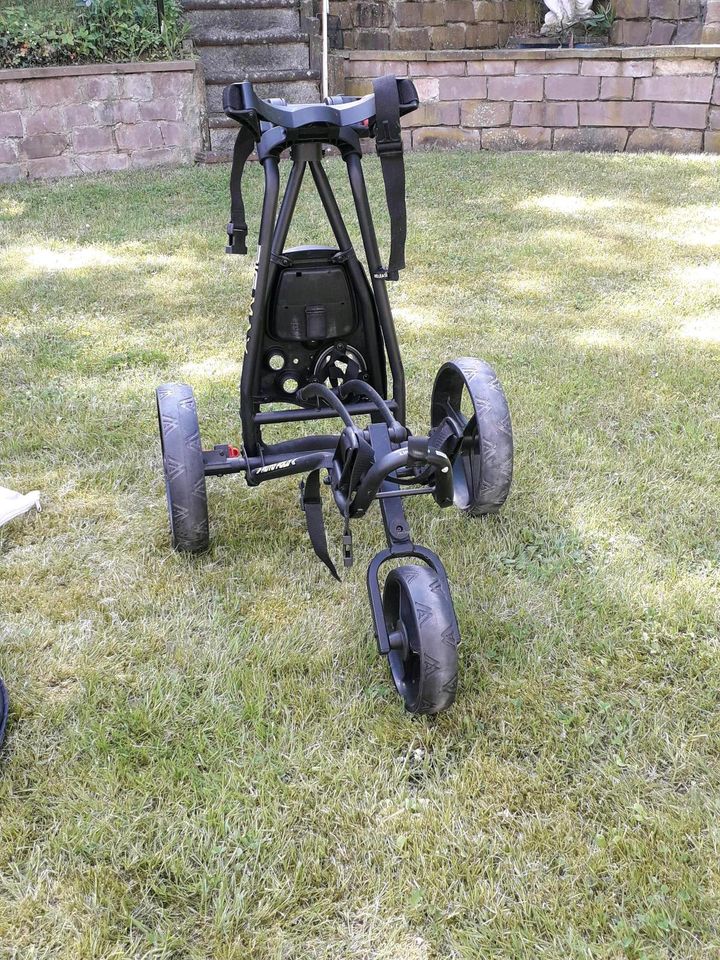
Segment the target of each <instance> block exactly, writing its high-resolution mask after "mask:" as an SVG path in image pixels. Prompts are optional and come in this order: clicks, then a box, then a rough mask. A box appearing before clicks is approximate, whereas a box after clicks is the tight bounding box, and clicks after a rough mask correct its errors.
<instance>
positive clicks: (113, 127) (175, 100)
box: [0, 61, 207, 183]
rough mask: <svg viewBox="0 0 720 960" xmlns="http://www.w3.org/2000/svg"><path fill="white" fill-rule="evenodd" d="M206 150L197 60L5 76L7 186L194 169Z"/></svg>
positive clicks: (0, 84)
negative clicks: (79, 176) (147, 170)
mask: <svg viewBox="0 0 720 960" xmlns="http://www.w3.org/2000/svg"><path fill="white" fill-rule="evenodd" d="M206 146H207V110H206V107H205V87H204V83H203V80H202V71H201V68H200V66H199V64H197V63H195V62H194V61H187V62H186V61H178V62H173V63H135V64H132V63H130V64H127V63H126V64H99V65H93V66H82V67H45V68H37V69H24V70H2V71H0V183H8V182H11V181H14V180H21V179H26V178H27V179H31V180H35V179H40V178H45V177H67V176H73V175H77V174H81V173H98V172H102V171H108V170H128V169H138V168H141V167H154V166H160V165H163V164H181V163H190V162H192V161H193V160H194V159H195V155H196V154H197V153H198V152H199V151H201V150H203V149H204V148H205V147H206Z"/></svg>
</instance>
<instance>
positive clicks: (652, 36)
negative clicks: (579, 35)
mask: <svg viewBox="0 0 720 960" xmlns="http://www.w3.org/2000/svg"><path fill="white" fill-rule="evenodd" d="M614 6H615V22H614V23H613V28H612V35H611V40H612V42H613V43H616V44H620V45H629V46H641V45H642V44H649V45H651V46H662V45H663V44H666V43H678V44H688V43H701V42H704V38H703V26H704V21H705V14H706V2H705V0H615V4H614Z"/></svg>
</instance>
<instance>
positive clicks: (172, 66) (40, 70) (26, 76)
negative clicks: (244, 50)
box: [0, 60, 200, 83]
mask: <svg viewBox="0 0 720 960" xmlns="http://www.w3.org/2000/svg"><path fill="white" fill-rule="evenodd" d="M199 62H200V61H199V60H148V61H137V62H135V63H83V64H72V65H71V66H68V67H17V68H13V69H11V70H0V83H2V81H3V80H42V79H43V78H52V77H82V76H96V75H98V74H100V75H102V74H108V73H159V72H162V73H169V72H173V71H174V72H180V71H193V70H197V68H198V65H199Z"/></svg>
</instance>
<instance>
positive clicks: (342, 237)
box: [310, 163, 352, 250]
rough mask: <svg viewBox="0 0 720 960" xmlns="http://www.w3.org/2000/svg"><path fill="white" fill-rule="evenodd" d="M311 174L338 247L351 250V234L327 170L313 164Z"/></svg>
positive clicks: (319, 164)
mask: <svg viewBox="0 0 720 960" xmlns="http://www.w3.org/2000/svg"><path fill="white" fill-rule="evenodd" d="M310 173H311V174H312V178H313V180H314V181H315V186H316V188H317V192H318V194H319V195H320V200H321V201H322V205H323V207H324V209H325V214H326V216H327V218H328V220H329V221H330V227H331V229H332V232H333V234H334V235H335V240H336V241H337V245H338V247H339V248H340V250H349V249H350V247H351V246H352V244H351V241H350V234H349V233H348V232H347V227H346V226H345V221H344V220H343V218H342V214H341V213H340V208H339V207H338V203H337V200H336V199H335V194H334V193H333V189H332V187H331V186H330V181H329V180H328V176H327V173H326V172H325V168H324V167H323V165H322V164H321V163H311V164H310Z"/></svg>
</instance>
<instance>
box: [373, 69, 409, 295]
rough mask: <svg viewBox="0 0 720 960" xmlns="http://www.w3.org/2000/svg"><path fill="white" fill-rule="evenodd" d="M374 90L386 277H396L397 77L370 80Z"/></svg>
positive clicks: (399, 202)
mask: <svg viewBox="0 0 720 960" xmlns="http://www.w3.org/2000/svg"><path fill="white" fill-rule="evenodd" d="M373 93H374V94H375V131H376V132H375V145H376V148H377V152H378V156H379V157H380V167H381V169H382V175H383V181H384V183H385V200H386V202H387V208H388V213H389V214H390V260H389V262H388V267H387V279H388V280H397V279H398V271H399V270H402V269H403V268H404V267H405V240H406V237H407V210H406V207H405V161H404V160H403V144H402V132H401V127H400V97H399V95H398V81H397V77H378V78H377V79H376V80H373Z"/></svg>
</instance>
